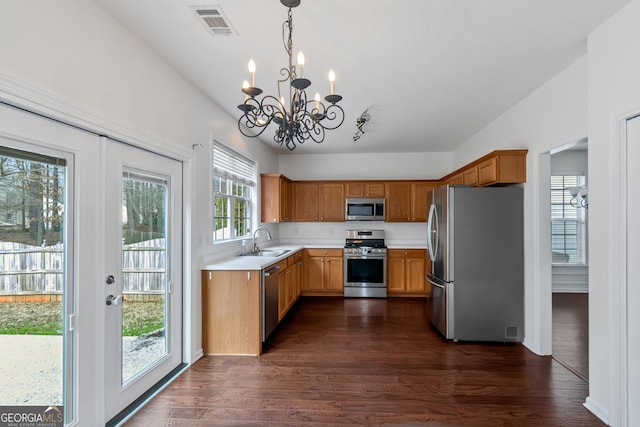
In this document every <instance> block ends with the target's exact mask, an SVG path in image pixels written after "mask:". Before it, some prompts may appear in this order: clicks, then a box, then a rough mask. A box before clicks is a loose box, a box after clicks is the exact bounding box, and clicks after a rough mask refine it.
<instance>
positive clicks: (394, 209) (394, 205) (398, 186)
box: [385, 183, 411, 222]
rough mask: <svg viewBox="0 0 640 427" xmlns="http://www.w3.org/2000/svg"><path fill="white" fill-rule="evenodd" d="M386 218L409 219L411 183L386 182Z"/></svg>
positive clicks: (398, 220)
mask: <svg viewBox="0 0 640 427" xmlns="http://www.w3.org/2000/svg"><path fill="white" fill-rule="evenodd" d="M386 193H387V201H386V207H385V208H386V211H387V212H386V220H387V221H390V222H393V221H395V222H406V221H410V220H411V184H409V183H393V184H386Z"/></svg>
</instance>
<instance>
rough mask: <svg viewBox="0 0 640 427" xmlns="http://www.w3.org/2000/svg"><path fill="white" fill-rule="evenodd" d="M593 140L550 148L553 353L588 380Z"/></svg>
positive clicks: (558, 359)
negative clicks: (589, 163)
mask: <svg viewBox="0 0 640 427" xmlns="http://www.w3.org/2000/svg"><path fill="white" fill-rule="evenodd" d="M587 160H588V142H587V140H586V139H583V140H580V141H578V142H576V143H574V144H570V145H569V146H564V147H561V148H559V149H557V150H553V151H552V152H551V178H550V182H551V188H550V191H551V195H550V197H551V251H552V254H551V263H552V264H551V272H552V274H551V277H552V283H551V292H552V356H553V358H554V359H555V360H556V361H558V362H559V363H560V364H562V365H563V366H565V367H566V368H567V369H569V370H570V371H572V372H573V373H574V374H576V375H577V376H579V377H580V378H582V379H584V380H585V381H588V378H589V328H588V323H589V317H588V316H589V313H588V305H589V267H588V264H587V259H588V241H589V239H588V232H587V230H588V212H589V209H588V200H589V199H588V182H587V176H588V173H587V172H588V171H587Z"/></svg>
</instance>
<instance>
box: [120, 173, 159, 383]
mask: <svg viewBox="0 0 640 427" xmlns="http://www.w3.org/2000/svg"><path fill="white" fill-rule="evenodd" d="M167 196H168V186H167V182H166V181H165V180H163V179H158V178H155V177H150V176H144V175H140V174H136V173H131V172H125V173H124V176H123V179H122V280H123V290H122V291H123V303H122V382H123V384H124V383H126V382H127V381H129V380H131V379H133V378H134V377H135V376H136V375H138V374H141V373H143V372H144V371H145V370H146V369H147V368H152V367H153V366H154V365H155V363H156V362H158V360H159V359H161V358H162V357H163V356H165V355H166V354H167V350H168V349H167V340H166V338H167V337H166V326H167V324H166V319H167V312H166V311H167V308H166V301H167V298H166V297H167V295H166V293H167V291H168V287H167V283H166V280H167V274H166V273H167V261H166V260H167V232H166V230H167V227H166V224H167Z"/></svg>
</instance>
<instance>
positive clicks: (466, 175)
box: [462, 166, 478, 187]
mask: <svg viewBox="0 0 640 427" xmlns="http://www.w3.org/2000/svg"><path fill="white" fill-rule="evenodd" d="M462 175H463V182H464V184H466V185H470V186H472V187H477V186H478V167H477V166H473V167H470V168H469V169H466V170H465V171H463V172H462Z"/></svg>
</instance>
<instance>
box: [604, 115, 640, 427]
mask: <svg viewBox="0 0 640 427" xmlns="http://www.w3.org/2000/svg"><path fill="white" fill-rule="evenodd" d="M638 115H640V108H636V109H634V110H630V111H627V112H625V113H623V114H620V115H618V116H615V117H613V118H612V122H613V123H612V126H611V129H613V135H612V138H611V139H612V141H613V144H612V147H611V170H612V171H615V172H614V176H613V179H612V180H611V184H610V189H609V190H610V193H611V201H612V203H611V206H610V207H609V209H610V213H609V217H610V218H611V223H610V225H609V235H610V236H612V239H613V242H612V243H613V244H612V246H611V249H612V253H611V259H612V264H611V267H612V268H611V271H610V277H611V283H612V285H613V286H611V288H610V291H609V292H610V295H611V298H610V301H611V307H610V312H611V353H610V369H611V382H610V384H611V409H610V419H609V421H610V424H611V425H615V426H620V427H627V426H628V425H629V418H628V417H629V404H630V402H629V391H628V390H629V388H628V374H629V373H628V365H627V364H628V361H629V348H628V345H627V344H628V343H627V337H628V323H627V322H628V314H627V287H628V286H629V283H628V278H627V262H628V261H627V220H628V218H629V215H628V212H627V194H628V187H629V185H628V175H627V143H628V141H627V120H629V119H632V118H634V117H636V116H638Z"/></svg>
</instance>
